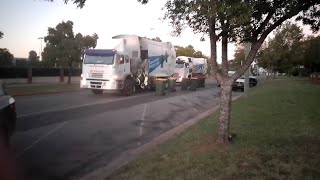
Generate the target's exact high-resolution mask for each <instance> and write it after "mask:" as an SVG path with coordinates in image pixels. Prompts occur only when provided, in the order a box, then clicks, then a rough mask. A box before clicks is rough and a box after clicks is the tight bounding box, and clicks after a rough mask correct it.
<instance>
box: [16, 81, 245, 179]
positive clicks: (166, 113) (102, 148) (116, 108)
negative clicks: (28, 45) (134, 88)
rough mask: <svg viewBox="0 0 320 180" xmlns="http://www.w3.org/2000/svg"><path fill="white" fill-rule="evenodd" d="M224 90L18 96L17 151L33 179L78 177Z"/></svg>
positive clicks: (183, 117) (216, 99) (201, 107)
mask: <svg viewBox="0 0 320 180" xmlns="http://www.w3.org/2000/svg"><path fill="white" fill-rule="evenodd" d="M219 91H220V89H219V88H218V87H217V86H216V84H215V83H214V81H210V80H209V81H208V83H207V85H206V87H205V88H198V89H197V91H195V92H192V91H180V90H179V88H178V91H177V92H173V93H170V94H168V95H165V96H156V95H155V92H146V93H138V94H135V95H134V96H130V97H123V96H119V95H116V94H115V95H110V94H103V95H101V96H99V95H98V96H97V95H93V94H92V93H91V92H90V91H87V90H84V91H79V92H71V93H70V92H68V93H58V94H47V95H39V96H24V97H16V101H17V108H18V110H17V111H18V116H19V119H18V122H17V129H16V132H15V134H14V136H13V139H12V141H13V148H14V150H15V152H16V156H17V160H18V161H19V162H20V163H21V164H22V166H23V167H24V168H25V170H26V171H27V173H28V175H29V176H30V179H34V180H38V179H39V180H40V179H41V180H43V179H46V180H60V179H77V178H79V177H81V176H83V175H85V174H87V173H89V172H91V171H93V170H95V169H97V168H99V167H102V166H105V165H107V164H108V163H109V162H111V161H112V160H113V159H114V158H115V157H117V156H119V155H120V154H121V152H123V151H126V150H128V149H131V148H136V147H138V146H140V145H142V144H144V143H146V142H148V141H150V140H152V139H153V138H154V137H156V136H158V135H160V134H162V133H164V132H166V131H167V130H169V129H171V128H173V127H175V126H178V125H179V124H181V123H183V122H185V121H186V120H188V119H190V118H192V117H194V116H196V115H197V114H199V113H201V112H204V111H206V110H208V109H210V108H212V107H214V106H215V105H217V104H218V103H219ZM237 94H240V92H234V93H233V95H237Z"/></svg>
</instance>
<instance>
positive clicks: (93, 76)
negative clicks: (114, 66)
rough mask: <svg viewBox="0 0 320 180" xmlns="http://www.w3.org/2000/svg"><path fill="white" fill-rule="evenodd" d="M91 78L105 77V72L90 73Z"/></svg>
mask: <svg viewBox="0 0 320 180" xmlns="http://www.w3.org/2000/svg"><path fill="white" fill-rule="evenodd" d="M90 77H91V78H101V79H102V78H103V73H91V74H90Z"/></svg>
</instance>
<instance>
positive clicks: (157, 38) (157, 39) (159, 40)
mask: <svg viewBox="0 0 320 180" xmlns="http://www.w3.org/2000/svg"><path fill="white" fill-rule="evenodd" d="M151 40H153V41H158V42H162V40H161V39H160V38H159V37H155V38H152V39H151Z"/></svg>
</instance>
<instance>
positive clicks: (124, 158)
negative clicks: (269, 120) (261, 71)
mask: <svg viewBox="0 0 320 180" xmlns="http://www.w3.org/2000/svg"><path fill="white" fill-rule="evenodd" d="M242 95H243V94H241V95H238V96H235V97H233V98H232V101H235V100H237V99H238V98H240V97H241V96H242ZM218 109H219V105H216V106H214V107H213V108H211V109H209V110H207V111H205V112H203V113H201V114H199V115H197V116H196V117H194V118H191V119H189V120H187V121H186V122H184V123H182V124H180V125H178V126H176V127H174V128H172V129H170V130H168V131H167V132H165V133H163V134H161V135H159V136H157V137H155V138H154V139H153V140H151V141H150V142H147V143H145V144H143V145H141V146H139V147H137V148H135V149H131V150H127V151H125V152H123V153H121V155H120V156H119V157H118V158H116V159H114V160H113V161H111V162H110V163H109V164H108V165H107V166H105V167H101V168H99V169H97V170H94V171H93V172H91V173H89V174H86V175H84V176H82V177H80V178H79V179H80V180H93V179H96V180H103V179H105V178H107V177H108V176H110V175H111V174H112V173H113V172H114V171H116V170H118V169H119V168H121V167H122V166H124V165H126V164H128V163H129V162H130V161H132V160H135V159H137V158H138V157H139V156H140V155H142V154H144V153H146V152H149V151H151V150H152V149H154V148H156V147H157V146H158V145H160V144H162V143H164V142H166V141H168V140H170V139H172V138H175V137H177V136H178V135H179V134H181V133H182V132H184V131H185V130H187V129H188V128H190V127H191V126H193V125H194V124H196V123H198V122H199V121H200V120H202V119H203V118H205V117H207V116H208V115H210V114H212V113H214V112H215V111H217V110H218Z"/></svg>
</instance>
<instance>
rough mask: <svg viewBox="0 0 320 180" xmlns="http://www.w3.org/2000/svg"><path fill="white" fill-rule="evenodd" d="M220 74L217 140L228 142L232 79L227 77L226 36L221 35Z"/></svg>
mask: <svg viewBox="0 0 320 180" xmlns="http://www.w3.org/2000/svg"><path fill="white" fill-rule="evenodd" d="M221 43H222V44H221V45H222V49H221V50H222V74H223V77H222V78H221V82H220V84H221V96H220V115H219V125H218V126H219V128H218V142H219V143H224V144H225V143H228V142H229V140H228V136H229V124H230V112H231V94H232V80H231V78H230V77H228V70H229V67H228V37H227V35H222V41H221Z"/></svg>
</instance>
